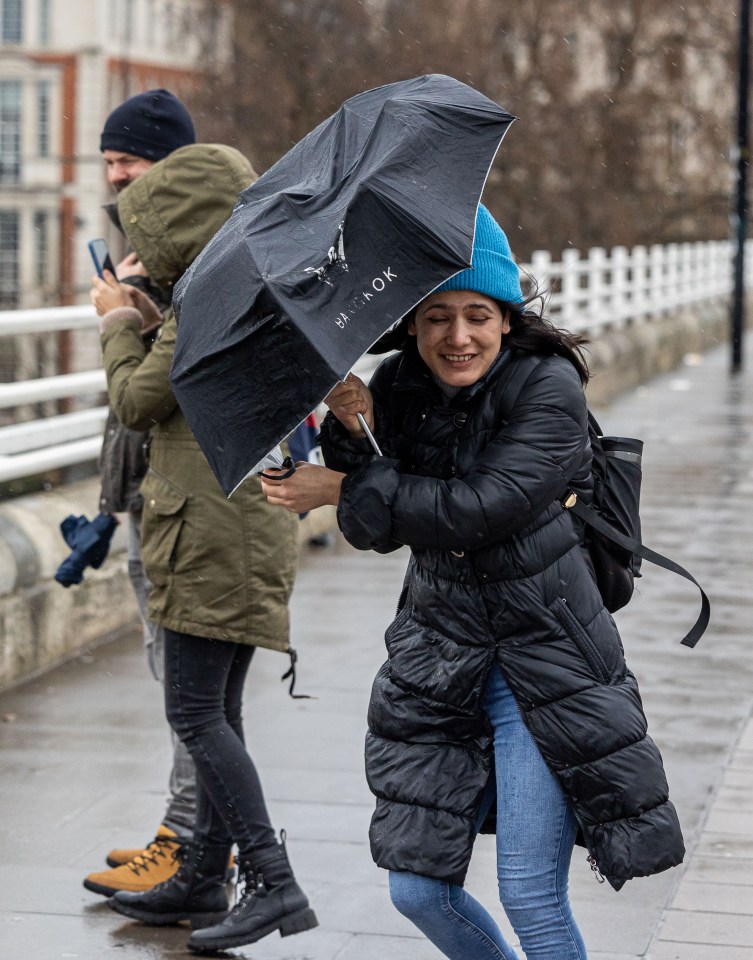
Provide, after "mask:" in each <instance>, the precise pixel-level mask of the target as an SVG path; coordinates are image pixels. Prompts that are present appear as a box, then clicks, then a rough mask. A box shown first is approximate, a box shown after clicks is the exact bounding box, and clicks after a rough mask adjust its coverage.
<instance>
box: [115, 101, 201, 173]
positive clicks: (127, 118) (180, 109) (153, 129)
mask: <svg viewBox="0 0 753 960" xmlns="http://www.w3.org/2000/svg"><path fill="white" fill-rule="evenodd" d="M189 143H196V130H195V129H194V125H193V120H192V119H191V115H190V113H189V112H188V110H186V108H185V107H184V106H183V104H182V103H181V102H180V100H178V98H177V97H176V96H175V94H174V93H170V91H169V90H162V89H160V90H147V91H146V92H145V93H137V94H136V95H135V96H133V97H129V98H128V99H127V100H125V101H124V102H123V103H121V104H120V106H119V107H115V109H114V110H113V111H112V113H111V114H110V116H109V117H108V118H107V120H105V126H104V129H103V130H102V136H101V138H100V142H99V149H100V150H101V151H103V152H104V151H105V150H120V151H122V152H123V153H130V154H131V155H132V156H134V157H144V159H146V160H155V161H156V160H162V159H164V158H165V157H166V156H167V155H168V154H169V153H172V152H173V150H177V149H178V147H186V146H188V144H189Z"/></svg>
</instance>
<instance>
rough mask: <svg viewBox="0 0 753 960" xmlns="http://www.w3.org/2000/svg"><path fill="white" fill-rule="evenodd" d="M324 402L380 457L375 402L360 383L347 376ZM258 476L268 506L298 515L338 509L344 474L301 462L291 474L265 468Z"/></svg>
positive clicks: (365, 387)
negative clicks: (318, 508)
mask: <svg viewBox="0 0 753 960" xmlns="http://www.w3.org/2000/svg"><path fill="white" fill-rule="evenodd" d="M324 402H325V403H326V405H327V406H328V407H329V409H330V410H331V411H332V413H333V414H334V415H335V416H336V417H337V419H338V420H339V421H340V423H342V425H343V426H344V427H345V429H346V430H347V431H348V432H349V433H350V434H351V435H352V436H353V437H354V438H358V439H360V438H362V437H366V438H367V439H368V441H369V443H370V444H371V445H372V447H373V448H374V452H375V453H376V454H378V455H381V451H380V449H379V446H378V444H377V442H376V440H375V439H374V434H373V432H372V431H373V428H374V403H373V400H372V397H371V391H370V390H369V388H368V387H367V386H366V384H365V383H364V382H363V380H361V379H360V378H359V377H357V376H356V375H355V374H353V373H349V374H348V375H347V377H346V378H345V379H344V380H343V381H341V382H340V383H338V384H337V386H336V387H335V388H334V389H333V390H332V391H330V393H328V394H327V396H326V397H325V400H324ZM260 476H261V486H262V490H263V492H264V495H265V496H266V498H267V500H268V501H269V503H271V504H273V505H274V506H278V507H284V508H285V509H286V510H289V511H290V512H291V513H299V514H300V513H305V512H307V511H308V510H313V509H314V508H315V507H322V506H325V505H327V504H331V505H332V506H337V504H338V503H339V502H340V487H341V485H342V480H343V477H344V476H345V474H344V473H340V472H339V471H337V470H331V469H330V468H329V467H322V466H317V465H316V464H313V463H306V462H305V461H303V460H302V461H299V462H298V463H296V464H295V469H294V470H293V472H292V473H291V471H290V469H287V470H286V469H284V468H281V469H276V470H270V469H267V470H265V471H264V472H263V473H262V474H261V475H260Z"/></svg>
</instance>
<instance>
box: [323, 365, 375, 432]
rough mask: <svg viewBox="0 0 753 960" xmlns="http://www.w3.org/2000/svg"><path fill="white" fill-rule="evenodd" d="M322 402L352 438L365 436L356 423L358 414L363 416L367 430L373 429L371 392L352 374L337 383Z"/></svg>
mask: <svg viewBox="0 0 753 960" xmlns="http://www.w3.org/2000/svg"><path fill="white" fill-rule="evenodd" d="M324 402H325V403H326V404H327V406H328V407H329V409H330V410H331V411H332V413H334V415H335V416H336V417H337V419H338V420H339V421H340V423H341V424H342V425H343V426H344V427H345V429H346V430H347V431H348V433H350V434H352V435H353V436H354V437H364V436H366V434H365V433H364V431H363V428H362V427H361V424H360V423H359V422H358V416H357V414H359V413H360V414H362V415H363V418H364V420H365V421H366V423H367V425H368V427H369V429H370V430H373V429H374V401H373V399H372V396H371V390H369V388H368V387H367V386H366V384H365V383H364V382H363V380H361V379H360V377H357V376H356V375H355V374H354V373H349V374H348V376H347V377H346V378H345V379H344V380H343V381H342V382H341V383H338V384H337V386H336V387H335V388H334V389H333V390H331V391H330V392H329V393H328V394H327V396H326V397H325V398H324Z"/></svg>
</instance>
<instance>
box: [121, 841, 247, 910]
mask: <svg viewBox="0 0 753 960" xmlns="http://www.w3.org/2000/svg"><path fill="white" fill-rule="evenodd" d="M229 852H230V851H229V847H228V846H227V845H226V844H222V845H210V844H202V843H190V844H184V845H183V846H182V847H181V848H180V849H179V850H178V854H177V855H178V856H179V857H180V859H181V861H182V862H181V865H180V867H179V869H178V871H177V873H175V874H174V875H173V876H172V877H170V879H169V880H165V882H164V883H159V884H157V886H156V887H152V889H151V890H146V891H144V892H143V893H132V892H130V891H125V890H121V891H119V892H118V893H116V894H115V896H113V897H111V898H110V900H108V901H107V902H108V903H109V904H110V906H111V907H112V909H113V910H117V911H118V913H122V914H123V915H124V916H126V917H131V918H132V919H133V920H141V922H142V923H148V924H152V925H153V926H168V925H169V924H171V923H178V922H179V921H180V920H190V921H191V925H192V926H194V927H201V926H207V925H208V924H212V923H218V922H219V921H220V920H221V919H222V918H223V917H224V916H225V915H226V914H227V911H228V902H227V887H226V880H225V876H226V871H227V861H228V854H229Z"/></svg>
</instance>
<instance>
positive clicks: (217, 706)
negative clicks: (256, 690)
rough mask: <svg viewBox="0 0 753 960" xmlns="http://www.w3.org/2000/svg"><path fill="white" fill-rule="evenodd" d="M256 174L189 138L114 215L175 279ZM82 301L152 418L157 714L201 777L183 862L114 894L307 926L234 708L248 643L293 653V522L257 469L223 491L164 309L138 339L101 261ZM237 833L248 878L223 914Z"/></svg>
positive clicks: (237, 157)
mask: <svg viewBox="0 0 753 960" xmlns="http://www.w3.org/2000/svg"><path fill="white" fill-rule="evenodd" d="M254 179H255V175H254V173H253V170H252V168H251V166H250V164H249V163H248V161H247V160H246V159H245V158H244V157H243V156H242V155H241V154H240V153H238V151H237V150H233V149H232V148H229V147H223V146H219V145H215V144H197V145H191V146H187V147H183V148H181V149H179V150H175V151H174V152H173V153H171V154H170V155H169V156H168V157H167V158H165V159H164V160H162V161H160V162H159V163H157V164H155V165H154V166H153V167H152V168H150V169H149V170H148V171H147V172H146V173H144V174H143V175H142V176H141V177H140V178H139V179H137V180H135V181H134V182H133V183H132V184H131V185H130V186H128V187H127V188H126V189H125V190H123V192H122V193H120V194H119V196H118V214H119V217H120V221H121V223H122V224H123V228H124V230H125V232H126V235H127V237H128V240H129V243H130V245H131V247H132V248H133V250H134V251H135V253H136V255H137V256H138V258H139V260H140V261H141V262H142V263H143V264H144V266H145V268H146V269H147V272H148V273H149V275H150V277H151V278H152V280H154V281H155V282H156V283H158V284H159V285H160V286H162V287H165V288H171V287H172V285H173V284H174V283H175V282H176V281H177V280H178V278H179V277H180V276H181V274H182V273H183V272H184V271H185V270H187V269H188V267H189V266H190V264H191V263H192V261H193V260H194V259H195V257H196V256H198V254H199V253H200V251H201V250H202V249H203V247H204V246H205V245H206V244H207V243H208V242H209V240H210V239H211V237H212V236H213V235H214V233H215V232H216V231H217V230H218V229H219V227H220V226H221V225H222V223H224V221H225V220H226V219H227V218H228V216H229V215H230V213H231V211H232V209H233V207H234V205H235V203H236V201H237V198H238V194H239V192H240V191H241V190H242V189H244V188H245V187H247V186H248V185H249V183H251V182H252V181H253V180H254ZM92 299H93V302H94V304H95V306H96V308H97V312H98V313H99V315H100V317H101V318H102V319H101V323H100V328H101V331H102V348H103V352H104V364H105V369H106V372H107V384H108V391H109V396H110V403H111V405H112V407H113V409H114V410H115V411H116V413H117V415H118V417H119V419H120V420H121V422H122V423H124V424H125V425H126V426H127V427H130V428H131V429H135V430H146V429H150V430H151V445H150V451H149V470H148V473H147V475H146V477H145V479H144V481H143V483H142V486H141V493H142V495H143V498H144V514H143V524H142V548H143V559H144V566H145V568H146V572H147V574H148V576H149V579H150V580H151V582H152V590H151V592H150V597H149V614H150V618H151V619H153V620H154V621H156V622H157V623H158V624H160V625H161V626H162V627H164V628H165V664H164V667H165V706H166V712H167V717H168V720H169V722H170V724H171V726H172V728H173V729H174V730H175V732H176V733H177V734H178V736H179V737H180V739H181V740H182V741H183V743H185V745H186V747H187V748H188V750H189V752H190V754H191V756H192V757H193V759H194V761H195V763H196V769H197V775H198V790H197V813H196V827H195V831H194V842H193V843H192V844H191V845H190V846H189V847H188V850H187V852H186V851H185V849H182V850H181V853H182V858H183V862H182V864H181V867H180V869H179V870H178V871H177V873H176V874H175V875H174V876H173V877H172V878H171V879H170V880H168V881H166V882H164V883H162V884H159V885H158V886H157V887H155V888H154V889H152V890H149V891H146V892H144V893H131V892H120V893H117V894H116V895H115V896H114V897H113V898H112V900H110V904H111V905H112V907H113V908H114V909H115V910H117V911H119V912H120V913H123V914H125V915H126V916H128V917H132V918H134V919H137V920H141V921H143V922H145V923H151V924H168V923H174V922H177V921H179V920H190V921H191V922H192V924H193V925H194V926H206V925H207V924H215V925H214V926H211V927H209V929H204V930H197V931H196V932H195V933H194V934H193V936H192V937H191V939H190V941H189V946H190V947H191V948H192V949H195V950H198V951H201V950H220V949H225V948H227V947H235V946H241V945H243V944H246V943H253V942H255V941H256V940H258V939H260V938H261V937H263V936H266V934H268V933H271V932H273V931H274V930H278V929H279V930H280V932H281V933H282V934H288V933H297V932H299V931H303V930H307V929H310V928H311V927H314V926H316V917H315V916H314V913H313V911H312V910H311V909H310V908H309V903H308V900H307V898H306V896H305V894H304V893H303V891H302V890H301V888H300V887H299V886H298V884H297V883H296V880H295V877H294V876H293V873H292V870H291V868H290V864H289V863H288V859H287V854H286V850H285V846H284V842H283V843H278V842H277V839H276V836H275V832H274V830H273V828H272V825H271V822H270V818H269V814H268V812H267V808H266V804H265V801H264V794H263V792H262V788H261V783H260V780H259V776H258V773H257V771H256V767H255V765H254V763H253V761H252V759H251V757H250V756H249V754H248V751H247V750H246V748H245V745H244V739H243V726H242V721H241V709H242V693H243V683H244V680H245V677H246V673H247V671H248V668H249V665H250V663H251V659H252V656H253V653H254V650H255V648H256V647H257V646H262V647H269V648H271V649H274V650H280V651H283V652H288V653H290V646H289V642H288V628H289V623H288V608H287V603H288V599H289V596H290V591H291V589H292V585H293V577H294V573H295V562H296V520H295V519H294V518H293V517H286V516H284V515H282V514H281V513H280V512H279V511H275V510H273V509H271V508H270V507H269V505H268V504H267V503H266V501H265V499H264V497H263V495H262V493H261V490H260V487H259V482H258V480H255V479H253V480H249V481H247V482H246V483H245V484H244V485H243V486H242V487H241V488H240V489H239V490H238V491H237V492H236V494H235V495H234V496H233V499H232V500H227V499H226V498H225V496H224V494H223V492H222V490H221V489H220V486H219V484H218V483H217V481H216V479H215V478H214V475H213V474H212V471H211V469H210V467H209V464H208V463H207V461H206V459H205V457H204V455H203V453H202V452H201V450H200V448H199V446H198V444H197V442H196V440H195V439H194V437H193V435H192V433H191V431H190V429H189V427H188V425H187V424H186V421H185V419H184V418H183V415H182V413H181V411H180V408H179V407H178V405H177V403H176V401H175V398H174V396H173V394H172V390H171V388H170V381H169V377H168V374H169V370H170V363H171V361H172V356H173V350H174V346H175V336H176V322H175V316H174V315H173V314H172V313H171V314H170V315H168V317H167V319H166V321H165V324H164V326H163V328H162V331H161V335H160V337H159V339H158V340H157V342H156V343H155V345H154V347H153V349H152V350H151V352H149V353H147V351H146V348H145V346H144V343H143V340H142V338H141V335H140V331H141V330H142V329H143V327H144V326H145V325H147V324H148V323H149V317H150V315H151V313H152V312H153V308H152V307H151V306H150V301H149V300H148V298H146V297H143V296H138V292H136V293H134V292H133V288H131V287H127V286H125V285H122V284H118V283H117V281H116V280H115V278H114V277H112V276H111V275H107V278H106V280H100V279H98V278H96V277H95V278H94V279H93V289H92ZM291 660H292V654H291ZM233 841H234V842H235V843H236V844H237V845H238V849H239V863H240V880H239V882H240V883H242V884H244V892H243V895H242V897H241V898H240V900H239V902H238V904H237V905H236V907H235V908H234V909H233V910H232V911H231V912H230V913H229V914H228V902H227V893H226V886H225V872H226V867H227V861H228V854H229V850H230V846H231V844H232V842H233ZM220 921H222V922H220Z"/></svg>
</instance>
